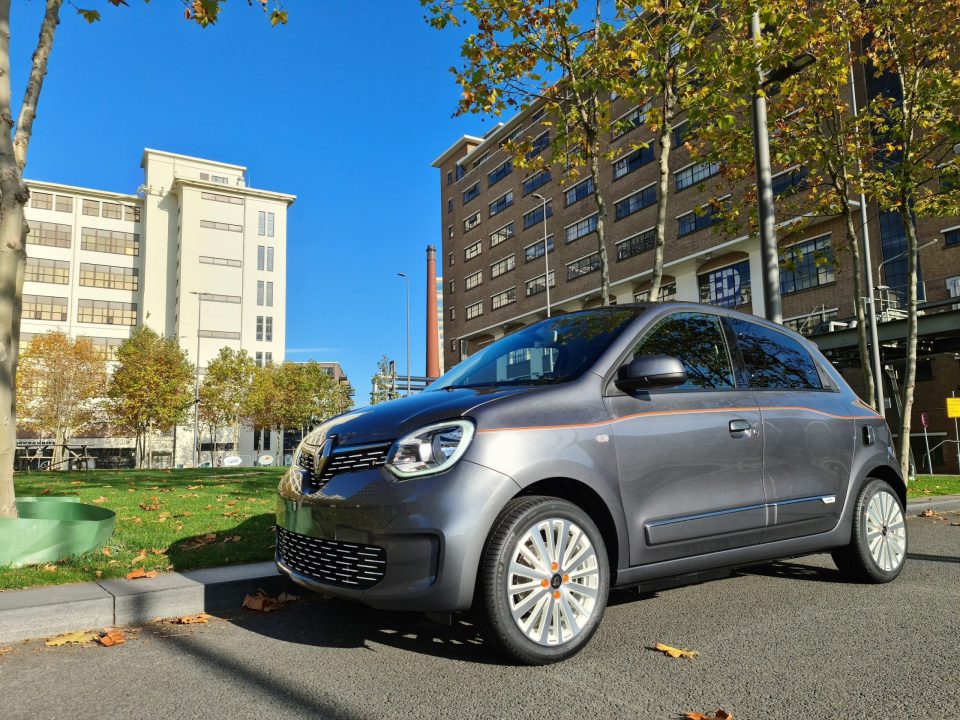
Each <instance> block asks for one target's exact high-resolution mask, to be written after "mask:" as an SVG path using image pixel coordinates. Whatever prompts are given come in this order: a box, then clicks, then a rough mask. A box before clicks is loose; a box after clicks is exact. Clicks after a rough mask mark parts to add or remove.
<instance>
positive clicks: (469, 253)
mask: <svg viewBox="0 0 960 720" xmlns="http://www.w3.org/2000/svg"><path fill="white" fill-rule="evenodd" d="M482 252H483V243H482V242H480V241H479V240H478V241H477V242H475V243H474V244H473V245H471V246H469V247H468V248H466V249H465V250H464V251H463V259H464V260H472V259H473V258H475V257H477V255H479V254H480V253H482Z"/></svg>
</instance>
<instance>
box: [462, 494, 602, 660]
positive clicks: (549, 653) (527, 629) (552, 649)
mask: <svg viewBox="0 0 960 720" xmlns="http://www.w3.org/2000/svg"><path fill="white" fill-rule="evenodd" d="M609 590H610V567H609V564H608V561H607V552H606V548H605V546H604V544H603V538H602V537H601V535H600V531H599V530H598V529H597V527H596V525H595V524H594V523H593V521H592V520H591V519H590V517H589V516H588V515H587V514H586V513H585V512H583V511H582V510H581V509H580V508H578V507H577V506H576V505H573V504H572V503H569V502H567V501H565V500H560V499H558V498H551V497H523V498H517V499H516V500H513V501H512V502H511V503H510V504H509V505H507V507H506V508H505V509H504V511H503V513H501V515H500V517H499V519H498V520H497V522H496V523H495V525H494V528H493V530H492V531H491V533H490V537H489V538H488V540H487V545H486V548H485V549H484V554H483V558H482V559H481V565H480V574H479V578H478V585H477V602H476V608H475V609H476V611H477V615H478V620H479V623H480V626H481V629H482V630H483V632H484V636H485V637H486V638H487V640H488V641H489V642H490V643H491V644H492V645H494V646H495V647H496V648H497V649H499V650H500V651H501V652H504V653H506V654H507V655H509V656H510V657H512V658H513V659H515V660H517V661H519V662H522V663H525V664H528V665H543V664H546V663H551V662H557V661H559V660H564V659H566V658H568V657H570V656H571V655H574V654H575V653H577V652H579V651H580V649H581V648H583V646H584V645H586V644H587V642H589V640H590V638H591V637H592V636H593V633H594V632H595V631H596V629H597V626H598V625H599V623H600V619H601V618H602V617H603V611H604V610H605V608H606V604H607V594H608V593H609Z"/></svg>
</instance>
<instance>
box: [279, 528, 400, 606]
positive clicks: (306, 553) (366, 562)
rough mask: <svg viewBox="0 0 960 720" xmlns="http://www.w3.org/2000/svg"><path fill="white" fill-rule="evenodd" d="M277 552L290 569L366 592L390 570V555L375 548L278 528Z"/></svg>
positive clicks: (313, 577)
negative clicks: (388, 567) (388, 563)
mask: <svg viewBox="0 0 960 720" xmlns="http://www.w3.org/2000/svg"><path fill="white" fill-rule="evenodd" d="M277 550H278V551H279V554H280V560H281V561H282V562H283V563H284V565H286V566H287V567H289V568H290V569H291V570H293V571H294V572H296V573H298V574H300V575H304V576H306V577H308V578H310V579H312V580H316V581H317V582H321V583H326V584H328V585H338V586H340V587H350V588H357V589H361V590H363V589H366V588H371V587H373V586H374V585H376V584H377V583H378V582H380V581H381V580H383V575H384V573H385V572H386V571H387V553H386V551H385V550H384V549H383V548H382V547H377V546H376V545H357V544H354V543H345V542H338V541H336V540H321V539H319V538H314V537H310V536H309V535H300V534H299V533H295V532H290V531H289V530H285V529H284V528H281V527H278V528H277Z"/></svg>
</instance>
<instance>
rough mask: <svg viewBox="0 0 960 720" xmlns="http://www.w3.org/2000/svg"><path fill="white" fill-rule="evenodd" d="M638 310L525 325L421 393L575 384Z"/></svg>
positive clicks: (610, 310) (590, 313)
mask: <svg viewBox="0 0 960 720" xmlns="http://www.w3.org/2000/svg"><path fill="white" fill-rule="evenodd" d="M639 312H640V309H639V308H598V309H596V310H587V311H584V312H575V313H570V314H568V315H562V316H560V317H555V318H550V319H548V320H544V321H542V322H539V323H537V324H535V325H530V326H529V327H525V328H523V329H522V330H519V331H517V332H515V333H513V334H511V335H507V336H506V337H504V338H502V339H500V340H498V341H497V342H495V343H491V344H490V345H487V346H486V347H484V348H483V349H482V350H480V351H479V352H478V353H476V354H475V355H471V356H470V357H469V358H468V359H466V360H464V361H463V362H462V363H460V364H459V365H457V366H456V367H455V368H453V369H451V370H450V371H449V372H448V373H447V374H446V375H444V376H443V377H442V378H440V379H439V380H437V381H436V382H434V383H433V384H431V385H430V387H429V388H428V389H427V390H426V392H435V391H437V390H443V389H445V388H450V387H489V386H497V385H555V384H557V383H562V382H567V381H569V380H574V379H576V378H578V377H580V376H581V375H583V373H585V372H586V371H587V370H589V369H590V368H591V367H592V366H593V364H594V363H595V362H596V361H597V358H599V357H600V355H601V353H603V351H604V350H606V349H607V348H608V347H609V346H610V343H611V342H613V341H614V340H615V339H616V338H617V336H618V335H620V333H621V332H623V330H624V328H626V327H627V326H628V325H629V324H630V323H631V322H632V321H633V319H634V318H636V317H637V314H638V313H639Z"/></svg>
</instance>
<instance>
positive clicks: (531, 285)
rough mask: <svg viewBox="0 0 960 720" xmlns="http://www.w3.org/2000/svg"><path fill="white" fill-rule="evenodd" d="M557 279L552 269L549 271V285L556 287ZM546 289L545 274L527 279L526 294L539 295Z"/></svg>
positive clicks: (528, 295)
mask: <svg viewBox="0 0 960 720" xmlns="http://www.w3.org/2000/svg"><path fill="white" fill-rule="evenodd" d="M556 285H557V279H556V275H554V272H553V270H551V271H550V287H556ZM546 289H547V283H546V276H545V275H540V276H539V277H535V278H533V280H527V282H526V295H527V297H530V296H532V295H539V294H540V293H542V292H544V291H545V290H546Z"/></svg>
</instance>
